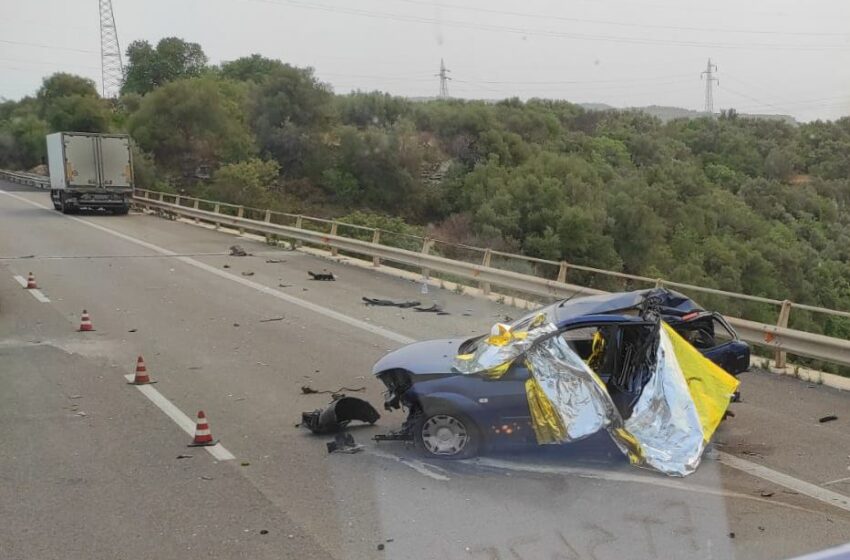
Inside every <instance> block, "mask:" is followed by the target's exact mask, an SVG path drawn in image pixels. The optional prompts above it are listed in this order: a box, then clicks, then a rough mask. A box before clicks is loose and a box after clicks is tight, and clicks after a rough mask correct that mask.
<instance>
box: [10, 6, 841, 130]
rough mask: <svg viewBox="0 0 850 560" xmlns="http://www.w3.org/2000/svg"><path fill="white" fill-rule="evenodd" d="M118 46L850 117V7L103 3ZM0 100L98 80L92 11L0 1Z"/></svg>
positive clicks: (465, 91)
mask: <svg viewBox="0 0 850 560" xmlns="http://www.w3.org/2000/svg"><path fill="white" fill-rule="evenodd" d="M113 6H114V11H115V18H116V21H117V25H118V36H119V40H120V42H121V45H122V48H125V47H126V45H127V44H129V43H130V42H131V41H133V40H136V39H147V40H148V41H151V42H152V43H155V42H156V41H157V40H159V39H160V38H162V37H167V36H177V37H181V38H183V39H186V40H188V41H194V42H197V43H200V44H201V46H202V47H203V49H204V51H205V52H206V53H207V55H208V56H209V58H210V61H211V62H213V63H217V62H220V61H222V60H232V59H234V58H238V57H240V56H244V55H248V54H251V53H261V54H263V55H265V56H268V57H273V58H279V59H281V60H283V61H285V62H289V63H291V64H295V65H309V66H312V67H314V68H315V69H316V72H317V75H318V76H319V78H320V79H322V80H323V81H325V82H328V83H330V84H332V85H333V87H334V90H335V91H337V92H338V93H345V92H348V91H350V90H352V89H364V90H373V89H380V90H383V91H388V92H391V93H394V94H398V95H407V96H434V95H436V94H437V92H438V90H439V81H438V78H437V77H435V76H434V74H436V73H437V71H438V70H439V65H440V59H441V58H443V59H445V62H446V67H447V68H449V69H450V70H451V73H450V74H449V75H450V76H451V77H452V78H453V81H451V82H450V84H449V93H450V95H452V96H453V97H465V98H488V99H496V98H504V97H510V96H519V97H521V98H524V99H527V98H530V97H550V98H558V99H567V100H569V101H574V102H598V103H607V104H610V105H614V106H617V107H627V106H641V105H652V104H655V105H674V106H678V107H685V108H689V109H702V107H703V104H704V92H705V86H704V84H705V82H704V81H701V79H700V72H701V71H702V70H704V69H705V66H706V61H707V59H708V58H709V57H710V58H711V60H712V62H714V63H716V64H717V66H718V72H717V78H718V79H719V80H720V84H719V87H718V88H717V89H716V90H715V109H716V110H719V109H721V108H728V107H734V108H736V109H738V110H739V111H742V112H759V113H787V114H791V115H793V116H795V117H796V118H798V119H799V120H813V119H817V118H821V119H827V118H829V119H834V118H836V117H839V116H843V115H850V0H749V1H742V0H714V1H708V0H706V1H705V2H692V1H690V0H522V1H510V0H113ZM0 14H2V20H0V21H2V23H3V27H2V29H3V33H2V34H0V97H5V98H9V99H17V98H20V97H21V96H23V95H27V94H31V93H33V92H34V91H35V90H36V89H37V88H38V86H39V84H40V82H41V78H42V77H43V76H44V75H47V74H50V73H52V72H54V71H58V70H62V71H68V72H75V73H78V74H81V75H85V76H88V77H90V78H92V79H94V80H95V81H96V82H97V83H98V85H99V84H100V54H99V53H100V50H99V49H100V34H99V17H98V1H97V0H0Z"/></svg>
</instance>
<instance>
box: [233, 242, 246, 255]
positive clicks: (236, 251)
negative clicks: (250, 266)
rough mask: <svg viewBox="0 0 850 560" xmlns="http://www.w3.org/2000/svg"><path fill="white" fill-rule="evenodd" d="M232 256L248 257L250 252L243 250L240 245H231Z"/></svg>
mask: <svg viewBox="0 0 850 560" xmlns="http://www.w3.org/2000/svg"><path fill="white" fill-rule="evenodd" d="M230 256H231V257H247V256H248V252H247V251H245V249H243V248H242V247H240V246H239V245H231V246H230Z"/></svg>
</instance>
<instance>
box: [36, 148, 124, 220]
mask: <svg viewBox="0 0 850 560" xmlns="http://www.w3.org/2000/svg"><path fill="white" fill-rule="evenodd" d="M47 160H48V168H49V169H50V198H51V200H52V201H53V207H54V208H55V209H56V210H60V211H61V212H63V213H65V214H71V213H74V212H76V211H78V210H80V209H81V208H88V209H92V210H98V209H103V210H111V211H112V212H113V213H115V214H126V213H127V212H128V211H129V210H130V203H131V201H132V198H133V186H134V181H133V155H132V151H131V150H130V137H129V136H127V135H126V134H92V133H88V132H56V133H54V134H48V135H47Z"/></svg>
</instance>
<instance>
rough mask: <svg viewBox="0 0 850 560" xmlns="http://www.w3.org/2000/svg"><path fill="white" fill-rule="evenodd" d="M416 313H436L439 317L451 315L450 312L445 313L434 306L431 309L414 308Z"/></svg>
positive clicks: (440, 308) (437, 306)
mask: <svg viewBox="0 0 850 560" xmlns="http://www.w3.org/2000/svg"><path fill="white" fill-rule="evenodd" d="M413 310H414V311H419V312H420V313H436V314H437V315H449V312H448V311H443V308H442V307H440V306H439V305H437V304H436V303H435V304H433V305H432V306H431V307H414V308H413Z"/></svg>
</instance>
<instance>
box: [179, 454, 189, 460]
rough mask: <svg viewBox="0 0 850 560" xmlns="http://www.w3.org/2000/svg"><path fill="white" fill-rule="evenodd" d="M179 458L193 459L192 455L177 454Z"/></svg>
mask: <svg viewBox="0 0 850 560" xmlns="http://www.w3.org/2000/svg"><path fill="white" fill-rule="evenodd" d="M177 458H178V459H191V458H192V455H185V454H180V455H178V456H177Z"/></svg>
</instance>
